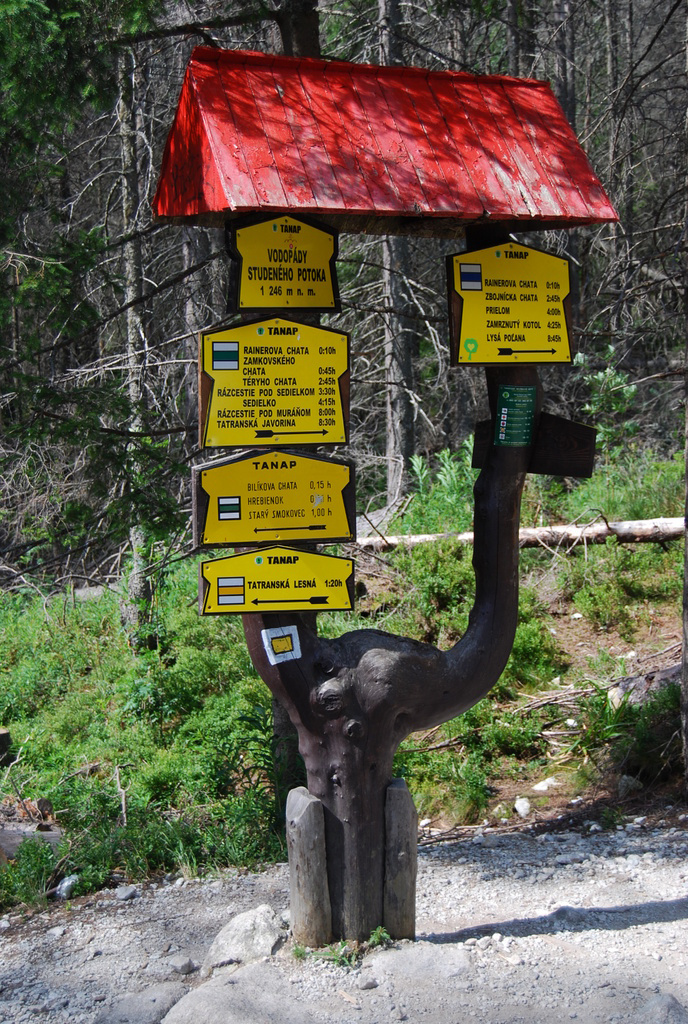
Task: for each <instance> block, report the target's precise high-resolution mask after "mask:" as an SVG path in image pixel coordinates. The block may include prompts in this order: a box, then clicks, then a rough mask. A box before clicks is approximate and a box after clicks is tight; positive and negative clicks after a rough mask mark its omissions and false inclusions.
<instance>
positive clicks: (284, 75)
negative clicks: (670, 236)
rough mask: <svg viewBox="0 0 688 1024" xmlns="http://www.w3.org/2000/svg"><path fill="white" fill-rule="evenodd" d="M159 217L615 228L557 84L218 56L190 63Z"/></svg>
mask: <svg viewBox="0 0 688 1024" xmlns="http://www.w3.org/2000/svg"><path fill="white" fill-rule="evenodd" d="M153 206H154V210H155V212H156V214H157V215H158V216H159V217H162V218H173V219H179V218H181V219H186V220H191V221H194V222H197V223H217V224H222V223H224V222H225V221H226V220H227V219H228V218H231V217H233V216H238V215H243V214H247V213H256V212H262V213H273V212H281V213H293V214H302V215H318V216H323V217H325V218H326V219H327V220H328V222H329V223H330V224H331V225H332V226H333V227H335V228H340V229H342V230H349V231H361V232H364V231H379V232H387V233H395V232H398V231H415V232H418V233H423V234H430V235H446V234H449V235H452V234H457V233H458V231H460V229H461V228H462V227H464V226H465V225H466V224H467V223H475V222H479V221H483V222H484V220H485V219H487V218H489V219H490V220H491V221H499V222H500V223H505V224H509V223H512V224H513V225H514V227H518V226H519V224H520V227H521V228H522V229H523V227H524V224H523V223H522V222H529V224H530V226H531V227H572V226H574V225H576V224H593V223H599V222H603V221H612V220H617V219H618V218H617V214H616V211H615V210H614V208H613V207H612V205H611V203H610V201H609V199H608V198H607V196H606V194H605V192H604V189H603V188H602V186H601V184H600V182H599V180H598V179H597V177H596V176H595V173H594V172H593V170H592V168H591V166H590V164H589V162H588V159H587V157H586V156H585V153H584V152H583V150H582V148H581V146H580V144H579V143H578V140H577V139H576V136H575V134H574V132H573V130H572V128H571V126H570V125H569V124H568V122H567V120H566V118H565V116H564V113H563V111H562V109H561V107H560V106H559V104H558V103H557V101H556V99H555V98H554V94H553V93H552V90H551V88H550V86H549V85H548V83H546V82H539V81H534V80H531V79H516V78H507V77H505V76H492V75H490V76H480V75H469V74H464V73H459V72H452V71H426V70H423V69H421V68H400V67H377V66H371V65H365V64H348V63H343V62H341V61H327V60H313V59H306V58H294V57H276V56H270V55H266V54H262V53H247V52H241V51H229V50H218V49H212V48H209V47H198V48H197V49H195V50H194V51H193V53H192V55H191V60H190V61H189V66H188V68H187V71H186V77H185V79H184V84H183V87H182V92H181V96H180V99H179V105H178V108H177V112H176V115H175V119H174V124H173V126H172V129H171V131H170V134H169V138H168V140H167V146H166V148H165V155H164V158H163V165H162V171H161V174H160V182H159V184H158V190H157V193H156V196H155V199H154V200H153ZM533 222H536V223H535V224H533Z"/></svg>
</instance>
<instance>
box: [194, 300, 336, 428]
mask: <svg viewBox="0 0 688 1024" xmlns="http://www.w3.org/2000/svg"><path fill="white" fill-rule="evenodd" d="M199 361H200V389H199V406H200V408H199V434H200V437H199V445H200V446H201V447H210V448H216V447H224V446H230V447H252V446H255V445H263V446H273V445H279V444H304V445H322V444H344V443H346V441H347V439H348V426H349V336H348V335H347V334H342V333H341V332H340V331H332V330H329V329H327V328H325V327H315V326H313V325H311V324H301V323H297V322H296V321H294V320H286V319H284V318H282V317H274V318H272V319H269V320H258V321H255V322H253V323H246V324H240V325H238V326H236V327H227V328H224V329H223V328H216V329H213V330H210V331H204V332H202V333H201V336H200V353H199Z"/></svg>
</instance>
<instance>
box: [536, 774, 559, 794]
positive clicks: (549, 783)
mask: <svg viewBox="0 0 688 1024" xmlns="http://www.w3.org/2000/svg"><path fill="white" fill-rule="evenodd" d="M558 785H559V783H558V782H557V780H556V779H555V778H554V777H553V776H551V775H550V777H549V778H548V779H542V781H541V782H536V783H535V785H534V786H533V792H534V793H546V792H547V790H548V789H553V788H554V787H555V786H558Z"/></svg>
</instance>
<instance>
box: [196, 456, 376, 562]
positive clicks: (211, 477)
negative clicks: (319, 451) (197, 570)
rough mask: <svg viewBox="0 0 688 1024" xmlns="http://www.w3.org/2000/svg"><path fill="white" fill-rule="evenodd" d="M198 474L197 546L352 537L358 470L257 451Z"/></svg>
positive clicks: (327, 461)
mask: <svg viewBox="0 0 688 1024" xmlns="http://www.w3.org/2000/svg"><path fill="white" fill-rule="evenodd" d="M193 474H194V483H193V499H194V516H193V519H194V546H196V547H198V546H201V545H206V546H211V547H212V546H216V545H222V544H233V545H238V544H257V543H268V542H269V543H274V542H275V541H286V542H287V543H289V542H290V541H301V540H311V541H325V540H327V541H333V540H340V541H348V540H353V538H354V533H355V524H356V520H355V496H354V480H353V477H354V467H353V463H349V462H338V461H335V460H334V459H323V458H318V457H315V456H309V455H298V454H296V453H295V452H290V451H283V450H280V449H272V450H270V451H269V452H261V451H260V450H255V451H252V452H249V453H248V454H247V455H241V456H238V457H235V458H233V459H226V460H224V461H223V462H216V463H213V464H211V465H206V466H197V467H196V468H195V469H194V470H193Z"/></svg>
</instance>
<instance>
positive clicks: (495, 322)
mask: <svg viewBox="0 0 688 1024" xmlns="http://www.w3.org/2000/svg"><path fill="white" fill-rule="evenodd" d="M447 268H448V275H447V276H448V284H449V319H450V333H451V363H452V365H453V366H457V365H459V364H466V365H469V366H471V365H472V366H478V365H482V364H485V363H488V364H497V365H498V364H501V363H570V362H571V345H570V342H569V328H568V321H569V317H570V290H571V287H570V275H569V264H568V261H567V260H565V259H561V258H560V257H558V256H552V255H550V253H546V252H540V250H538V249H532V248H530V247H529V246H525V245H518V244H517V243H516V242H505V243H504V244H503V245H496V246H493V247H491V248H489V249H476V250H474V251H473V252H464V253H461V254H459V255H458V256H449V257H448V260H447Z"/></svg>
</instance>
